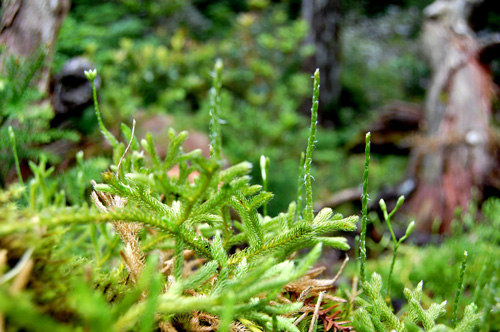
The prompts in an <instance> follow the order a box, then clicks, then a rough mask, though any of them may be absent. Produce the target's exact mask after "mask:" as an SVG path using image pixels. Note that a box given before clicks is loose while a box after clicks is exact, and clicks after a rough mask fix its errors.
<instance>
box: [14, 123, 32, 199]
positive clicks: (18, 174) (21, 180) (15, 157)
mask: <svg viewBox="0 0 500 332" xmlns="http://www.w3.org/2000/svg"><path fill="white" fill-rule="evenodd" d="M9 137H10V145H11V146H12V154H13V155H14V162H15V164H16V172H17V178H18V179H19V183H20V184H21V186H23V187H24V181H23V175H22V174H21V166H20V164H19V158H18V156H17V148H16V134H15V133H14V130H13V129H12V126H9ZM23 196H24V199H25V200H26V202H27V203H28V202H29V197H28V194H27V193H26V189H24V190H23Z"/></svg>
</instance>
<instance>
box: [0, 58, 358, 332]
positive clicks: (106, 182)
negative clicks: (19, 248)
mask: <svg viewBox="0 0 500 332" xmlns="http://www.w3.org/2000/svg"><path fill="white" fill-rule="evenodd" d="M95 75H96V72H95V71H94V70H92V71H87V72H86V76H87V78H88V79H89V80H91V81H93V79H94V78H95ZM221 75H222V62H221V61H218V62H217V63H216V65H215V69H214V82H213V84H214V87H213V89H212V90H211V91H212V92H211V98H210V100H211V108H210V113H211V121H210V142H211V143H210V144H211V155H210V159H206V158H205V157H203V156H202V154H201V152H200V151H199V150H196V151H192V152H188V153H186V152H184V151H183V149H182V143H183V142H184V141H185V139H186V138H187V133H186V132H181V133H176V132H175V131H174V130H170V133H169V136H170V141H169V145H168V152H167V154H166V156H165V158H160V157H159V156H158V154H157V153H156V149H155V143H154V141H153V139H152V136H151V135H146V137H145V138H144V139H143V140H141V141H140V143H139V141H138V139H137V138H136V137H135V136H134V135H135V130H134V127H135V126H134V125H133V126H132V128H129V127H128V126H126V125H122V134H123V137H124V139H125V141H126V142H128V145H127V146H125V144H124V143H121V142H120V141H119V140H118V139H117V138H116V137H115V136H114V135H113V134H112V133H111V132H110V131H108V130H107V129H106V128H105V126H104V123H103V122H102V120H101V116H100V110H99V106H98V103H97V98H95V111H96V115H97V117H98V121H99V125H100V129H101V131H102V133H103V135H104V137H105V138H106V139H107V140H108V141H109V142H110V143H111V146H112V149H113V152H112V162H111V165H110V166H109V170H108V171H106V172H105V173H104V174H103V175H102V183H97V182H95V181H94V182H93V183H92V185H93V189H94V191H93V192H92V201H93V202H94V205H95V206H96V207H97V208H93V207H89V206H88V205H86V204H81V205H79V206H69V207H67V206H64V205H65V204H60V205H57V206H55V205H53V204H52V203H53V202H54V201H55V197H56V196H57V193H56V192H55V190H54V189H53V188H52V187H50V186H47V185H46V184H47V182H48V177H49V175H50V172H51V171H50V170H51V169H50V168H48V169H47V167H46V164H44V163H40V165H35V166H36V167H35V166H34V171H36V173H35V174H38V175H37V176H36V177H35V180H34V181H35V182H31V183H30V184H29V185H28V187H29V190H30V194H31V191H32V188H34V189H33V195H30V199H32V197H35V202H34V204H32V205H31V206H30V207H28V208H26V209H22V210H16V209H15V208H12V207H9V209H12V211H11V210H9V211H11V212H10V214H9V215H1V216H0V239H1V238H2V237H9V236H11V237H12V236H13V237H19V238H26V237H29V238H31V239H32V240H31V241H28V242H27V243H32V244H33V245H34V246H33V247H34V250H33V255H34V257H35V262H38V263H35V268H34V270H33V271H37V272H36V273H35V272H33V273H32V274H31V276H30V280H31V281H32V284H30V285H33V287H36V291H35V292H36V293H37V294H40V296H39V297H38V298H39V300H38V301H39V302H37V301H30V300H28V299H27V298H25V297H23V295H22V294H21V295H19V294H14V293H12V292H9V290H8V288H9V287H10V286H9V284H8V283H7V282H6V283H4V284H2V285H0V296H1V298H0V302H1V304H0V305H1V306H2V308H1V309H2V311H3V312H4V313H5V319H6V320H8V321H9V322H10V323H11V324H13V325H12V326H14V327H16V328H30V329H31V328H33V329H34V330H37V329H38V330H41V329H49V328H50V329H61V330H65V329H67V330H72V329H74V328H82V327H83V328H86V329H90V330H111V331H123V330H140V331H149V330H152V329H154V328H159V329H161V330H165V331H183V330H188V331H210V330H211V331H214V330H218V331H248V330H251V329H253V330H255V329H256V328H258V329H259V330H261V331H284V330H287V331H300V329H299V327H297V326H296V325H294V321H295V319H296V317H295V316H294V313H298V312H300V311H305V312H306V313H307V312H310V311H308V310H309V305H308V304H307V303H306V302H308V301H309V302H310V301H314V298H315V297H316V296H319V294H320V293H321V292H322V291H325V290H330V289H332V287H333V285H334V282H335V280H333V281H332V280H316V279H314V277H315V276H317V272H315V270H312V271H313V272H311V271H310V269H311V267H312V265H313V264H314V262H315V261H316V260H317V259H318V257H319V255H320V253H321V248H322V246H323V245H326V246H330V247H334V248H337V249H341V250H346V249H348V248H349V246H348V244H347V241H346V239H345V238H343V237H335V236H333V237H332V236H328V235H329V234H331V233H333V232H336V231H353V230H355V228H356V222H357V219H358V217H356V216H351V217H347V218H343V217H342V216H341V215H338V214H334V213H333V211H332V210H331V209H328V208H325V209H323V210H321V211H320V212H319V213H317V214H316V215H314V213H313V211H312V206H313V205H312V189H311V174H310V165H311V158H312V149H313V146H314V140H315V139H314V133H315V123H316V120H315V119H316V118H317V108H318V105H317V99H318V94H319V72H318V71H316V73H315V75H314V97H313V107H312V110H313V114H312V119H313V121H312V126H311V135H310V137H309V141H308V142H309V143H308V148H307V158H306V159H307V162H306V167H304V177H305V179H306V180H305V181H304V183H305V191H306V208H305V211H304V213H303V217H301V218H298V217H297V212H296V210H297V209H296V204H295V203H291V204H290V208H289V209H288V211H287V212H285V213H281V214H279V215H278V216H276V217H270V216H265V217H264V216H263V215H261V214H260V213H259V209H260V208H261V207H263V206H265V204H267V203H268V202H269V201H270V200H271V199H272V198H273V194H271V193H269V192H267V191H265V190H263V188H262V186H260V185H252V184H251V182H250V177H249V176H248V174H249V172H250V170H251V168H252V165H251V164H250V163H248V162H242V163H240V164H237V165H233V166H230V167H227V168H223V163H222V151H221V147H222V137H221V134H220V119H219V118H218V114H219V108H220V90H221ZM93 86H94V85H93ZM94 97H96V94H95V88H94ZM80 164H82V162H81V161H80ZM307 165H308V166H307ZM174 167H177V168H178V170H179V171H178V173H176V174H175V175H169V174H172V173H169V171H170V170H172V169H173V168H174ZM82 176H83V175H82ZM82 176H80V178H82ZM77 178H78V177H77ZM307 179H308V180H307ZM80 182H81V181H80ZM35 183H36V186H35ZM35 190H37V191H38V192H40V193H41V195H40V197H41V198H36V195H35ZM79 192H80V193H81V192H82V191H81V190H80V191H79ZM9 197H10V198H9V199H12V197H11V196H9ZM40 199H41V203H38V202H39V200H40ZM1 208H2V209H4V210H5V209H6V208H5V207H3V205H2V207H1ZM108 224H110V225H112V227H111V226H109V227H108ZM44 234H45V235H44ZM120 241H121V246H120V245H119V243H120ZM54 244H56V245H54ZM302 248H310V250H309V252H308V253H307V254H305V255H303V257H302V258H298V259H293V258H291V257H295V256H296V255H292V254H293V253H295V252H297V251H298V250H299V249H302ZM73 255H74V256H73ZM44 257H45V258H44ZM47 260H49V261H51V262H52V261H53V260H55V261H57V262H68V261H70V262H72V264H73V266H74V268H72V269H71V271H72V272H71V273H69V274H68V273H67V266H66V265H63V264H62V263H58V264H54V265H53V266H52V265H50V264H49V265H46V264H44V262H45V263H46V261H47ZM36 264H38V265H36ZM308 271H309V272H308ZM56 280H57V282H58V284H57V287H58V288H57V289H56V290H54V292H53V294H54V296H47V292H48V290H49V289H47V288H45V287H46V286H45V285H54V284H56V283H55V281H56ZM43 281H44V282H43ZM63 294H64V295H63ZM301 295H302V296H301ZM324 299H325V301H326V300H328V301H329V302H328V303H331V302H332V301H336V300H337V299H338V298H335V297H333V296H332V295H328V294H325V295H324ZM9 303H11V305H9ZM13 303H18V304H19V305H20V310H19V311H16V310H15V309H14V305H12V304H13ZM326 303H327V302H324V301H323V302H322V301H320V304H319V305H320V306H322V305H325V304H326ZM40 307H43V308H48V309H46V310H47V311H46V312H47V313H48V312H51V313H55V314H53V316H52V317H50V316H49V315H42V314H40V313H39V310H40ZM63 308H65V309H63ZM22 315H25V316H26V317H33V319H35V320H40V321H43V322H44V324H40V328H36V326H35V327H33V326H32V325H30V324H29V323H26V322H23V320H22V319H21V317H22ZM61 316H62V317H65V318H66V317H72V319H63V320H61V319H60V318H59V317H61ZM339 324H341V323H339ZM42 327H43V328H42Z"/></svg>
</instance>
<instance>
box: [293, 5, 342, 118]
mask: <svg viewBox="0 0 500 332" xmlns="http://www.w3.org/2000/svg"><path fill="white" fill-rule="evenodd" d="M340 5H341V1H340V0H303V1H302V18H303V19H304V20H305V21H306V22H307V23H308V25H309V34H308V36H307V38H306V44H309V45H314V49H315V52H314V55H313V58H312V59H310V61H308V63H307V64H306V67H307V68H306V70H308V71H310V72H311V73H312V72H314V70H315V69H316V68H319V71H320V73H321V93H320V95H319V105H320V107H319V118H320V122H321V123H323V124H334V123H337V122H338V115H337V114H336V113H335V106H336V105H337V103H338V100H339V97H340V40H339V36H340V23H341V18H342V15H341V6H340Z"/></svg>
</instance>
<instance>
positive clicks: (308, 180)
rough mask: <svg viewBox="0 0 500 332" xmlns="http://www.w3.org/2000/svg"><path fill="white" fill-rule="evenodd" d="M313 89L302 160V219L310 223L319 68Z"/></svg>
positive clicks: (311, 216) (311, 217) (311, 215)
mask: <svg viewBox="0 0 500 332" xmlns="http://www.w3.org/2000/svg"><path fill="white" fill-rule="evenodd" d="M313 84H314V90H313V99H312V107H311V130H310V132H309V139H308V141H307V150H306V158H305V162H304V178H305V179H304V180H305V187H306V207H305V211H304V219H305V220H306V222H309V223H311V222H312V220H313V218H314V215H313V197H312V175H311V164H312V153H313V150H314V143H315V142H316V126H317V124H318V106H319V69H316V71H315V72H314V83H313Z"/></svg>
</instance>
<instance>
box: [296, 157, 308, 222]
mask: <svg viewBox="0 0 500 332" xmlns="http://www.w3.org/2000/svg"><path fill="white" fill-rule="evenodd" d="M305 160H306V159H305V154H304V152H301V153H300V164H299V181H298V184H297V209H296V210H295V219H296V220H297V221H298V220H299V219H300V218H301V217H302V215H303V211H302V189H303V186H304V162H305Z"/></svg>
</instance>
